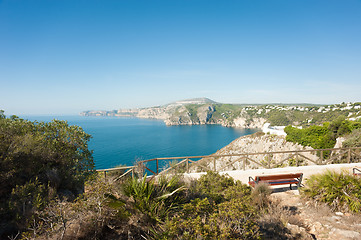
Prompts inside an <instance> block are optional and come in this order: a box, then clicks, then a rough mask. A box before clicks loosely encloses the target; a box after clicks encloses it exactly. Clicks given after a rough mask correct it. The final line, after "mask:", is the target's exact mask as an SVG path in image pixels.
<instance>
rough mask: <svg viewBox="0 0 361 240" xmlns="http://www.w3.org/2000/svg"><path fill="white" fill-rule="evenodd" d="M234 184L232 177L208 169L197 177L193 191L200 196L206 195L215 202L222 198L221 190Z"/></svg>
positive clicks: (220, 200)
mask: <svg viewBox="0 0 361 240" xmlns="http://www.w3.org/2000/svg"><path fill="white" fill-rule="evenodd" d="M234 185H235V182H234V180H233V178H231V177H229V176H227V175H220V174H219V173H216V172H212V171H208V172H207V174H205V175H202V176H201V177H200V178H199V179H198V181H197V182H196V186H195V189H194V191H195V192H196V193H197V194H199V195H200V196H201V197H208V198H210V199H212V200H213V201H215V202H216V203H220V202H222V201H223V200H224V196H223V192H224V191H225V190H226V189H227V188H229V187H231V186H234Z"/></svg>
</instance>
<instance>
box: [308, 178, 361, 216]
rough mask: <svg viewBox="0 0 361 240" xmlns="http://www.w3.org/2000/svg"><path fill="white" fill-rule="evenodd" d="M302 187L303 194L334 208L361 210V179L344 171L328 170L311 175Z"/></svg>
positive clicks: (352, 210)
mask: <svg viewBox="0 0 361 240" xmlns="http://www.w3.org/2000/svg"><path fill="white" fill-rule="evenodd" d="M305 185H306V187H305V188H303V189H302V193H303V195H304V196H306V197H309V198H311V199H313V200H315V201H317V202H323V203H326V204H327V205H329V206H330V207H331V208H332V209H334V210H340V211H351V212H360V211H361V179H360V178H358V177H355V176H353V175H350V174H346V173H343V172H342V173H336V172H331V171H328V172H327V173H324V174H319V175H312V176H311V177H310V178H309V179H307V180H306V182H305Z"/></svg>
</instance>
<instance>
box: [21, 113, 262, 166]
mask: <svg viewBox="0 0 361 240" xmlns="http://www.w3.org/2000/svg"><path fill="white" fill-rule="evenodd" d="M21 117H22V118H25V119H28V120H31V121H34V120H37V121H51V120H52V119H54V118H55V119H59V120H67V121H68V123H69V124H70V125H78V126H81V127H82V128H83V129H84V131H85V132H86V133H89V134H91V135H92V136H93V138H92V139H91V141H90V143H89V148H90V149H92V150H94V154H93V156H94V161H95V165H96V168H97V169H104V168H110V167H115V166H117V165H120V164H123V165H133V164H134V163H135V161H136V160H137V159H141V160H145V159H151V158H157V157H179V156H199V155H209V154H212V153H214V152H216V151H217V150H219V149H221V148H222V147H224V146H226V145H227V144H229V143H230V142H232V141H233V140H234V139H236V138H238V137H240V136H243V135H248V134H252V133H254V132H256V130H255V129H236V128H226V127H222V126H218V125H195V126H166V125H165V124H164V123H163V121H160V120H149V119H138V118H117V117H83V116H59V117H54V116H21Z"/></svg>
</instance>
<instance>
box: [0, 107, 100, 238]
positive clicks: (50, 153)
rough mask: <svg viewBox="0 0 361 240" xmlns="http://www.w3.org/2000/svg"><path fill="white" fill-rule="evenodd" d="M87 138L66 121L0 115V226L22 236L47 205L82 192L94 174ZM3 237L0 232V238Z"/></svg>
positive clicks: (80, 130)
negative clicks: (55, 199) (34, 119)
mask: <svg viewBox="0 0 361 240" xmlns="http://www.w3.org/2000/svg"><path fill="white" fill-rule="evenodd" d="M90 138H91V136H90V135H88V134H86V133H85V132H84V131H83V130H82V128H80V127H78V126H69V125H68V123H67V122H66V121H59V120H53V121H52V122H49V123H45V122H36V121H35V122H31V121H27V120H24V119H20V118H18V117H16V116H12V117H10V118H6V117H5V115H4V114H3V112H0V182H1V184H0V215H1V216H2V217H1V220H0V225H3V224H4V225H5V226H6V228H8V229H11V228H12V229H13V230H11V231H15V232H18V231H20V232H21V231H22V230H24V229H25V228H26V226H25V225H26V221H24V220H25V219H29V220H30V218H31V215H32V214H33V213H34V212H35V211H36V210H38V209H41V208H43V207H44V206H45V205H46V202H47V201H49V200H51V199H52V198H54V197H56V196H59V197H60V196H62V195H63V196H64V195H68V196H69V195H72V196H75V195H77V194H79V193H82V192H83V189H84V182H85V181H86V179H88V177H89V176H91V175H92V174H93V167H94V162H93V157H92V152H91V151H89V150H88V141H89V140H90ZM68 193H70V194H68ZM32 194H33V196H31V195H32ZM19 217H20V218H22V220H21V221H19ZM10 225H12V226H10ZM6 232H7V230H6V231H4V232H3V231H2V229H0V238H1V237H2V235H3V234H10V233H6Z"/></svg>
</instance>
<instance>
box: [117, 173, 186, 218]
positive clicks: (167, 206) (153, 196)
mask: <svg viewBox="0 0 361 240" xmlns="http://www.w3.org/2000/svg"><path fill="white" fill-rule="evenodd" d="M183 189H184V187H183V186H182V185H181V184H180V183H179V179H178V178H177V177H173V178H171V179H165V178H160V179H159V182H158V183H154V182H152V181H147V178H146V176H144V177H143V179H137V178H131V179H129V180H128V181H127V182H125V183H124V185H123V193H124V194H125V195H126V196H128V197H130V198H132V200H133V206H134V207H135V208H136V209H137V210H139V211H140V212H142V213H144V214H146V215H147V216H148V217H149V218H150V219H151V220H154V221H155V222H162V221H163V220H164V219H165V217H166V216H167V215H168V214H169V213H170V212H171V211H172V210H174V209H175V208H176V207H177V205H178V204H179V203H180V202H181V197H180V195H179V192H181V191H182V190H183Z"/></svg>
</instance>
